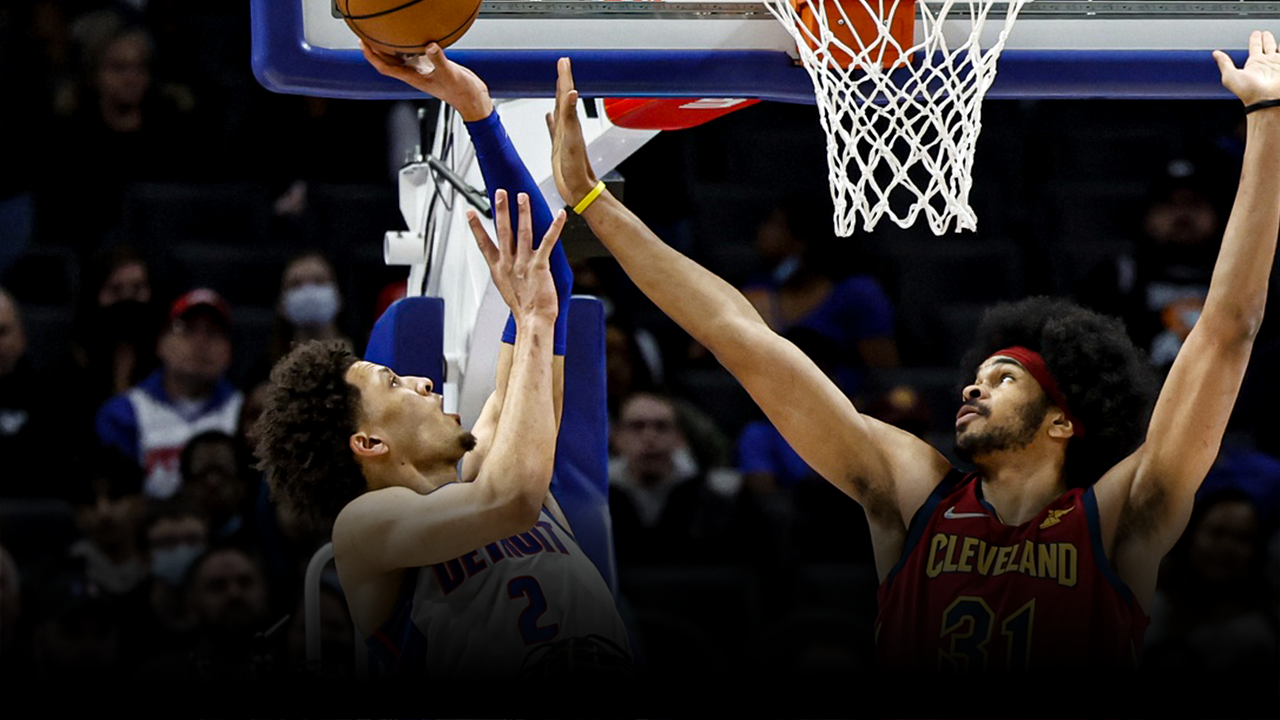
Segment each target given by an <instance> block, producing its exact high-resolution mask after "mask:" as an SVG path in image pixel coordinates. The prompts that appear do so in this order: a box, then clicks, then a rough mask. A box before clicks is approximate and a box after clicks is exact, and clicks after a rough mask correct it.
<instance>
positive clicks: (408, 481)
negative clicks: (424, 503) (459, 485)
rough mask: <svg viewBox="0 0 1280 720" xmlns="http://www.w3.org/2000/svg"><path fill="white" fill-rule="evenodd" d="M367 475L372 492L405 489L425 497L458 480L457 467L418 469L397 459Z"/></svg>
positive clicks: (433, 466)
mask: <svg viewBox="0 0 1280 720" xmlns="http://www.w3.org/2000/svg"><path fill="white" fill-rule="evenodd" d="M366 475H367V476H369V477H370V480H369V489H370V490H381V489H382V488H387V487H404V488H409V489H410V490H413V491H414V492H418V493H422V494H423V495H425V494H427V493H429V492H431V491H433V490H435V489H436V488H439V487H441V486H443V485H447V484H449V483H451V482H456V481H457V480H458V470H457V467H456V465H450V464H447V463H439V464H433V465H428V466H424V467H417V466H415V465H414V464H413V463H411V462H409V461H408V460H397V459H388V460H386V461H385V462H384V463H383V464H381V465H380V466H379V467H377V468H376V469H374V471H373V472H371V473H370V472H366Z"/></svg>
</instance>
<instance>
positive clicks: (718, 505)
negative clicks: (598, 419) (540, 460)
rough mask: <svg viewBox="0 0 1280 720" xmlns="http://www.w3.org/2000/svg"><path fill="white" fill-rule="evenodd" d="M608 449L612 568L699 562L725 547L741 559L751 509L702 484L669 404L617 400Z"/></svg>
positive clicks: (741, 499)
mask: <svg viewBox="0 0 1280 720" xmlns="http://www.w3.org/2000/svg"><path fill="white" fill-rule="evenodd" d="M612 444H613V446H614V448H615V451H616V455H615V456H614V457H613V458H612V459H611V461H610V463H609V511H610V514H611V515H612V517H613V530H614V537H615V543H616V546H617V554H618V563H619V565H628V564H645V563H684V562H699V561H707V560H708V559H709V558H714V557H719V556H720V555H719V554H718V553H720V552H725V551H727V550H728V548H730V547H736V552H737V553H739V554H740V553H741V552H743V548H744V547H745V546H746V545H747V544H749V543H748V542H747V540H748V535H747V534H746V526H747V524H748V523H749V522H751V521H752V520H756V519H758V517H757V516H756V514H755V512H754V506H752V505H750V504H749V503H748V502H747V500H748V498H747V497H746V496H745V494H742V493H737V492H736V490H737V488H721V487H719V486H718V485H713V484H712V483H710V482H708V480H707V476H706V474H705V473H704V472H703V470H702V469H701V468H700V467H699V466H698V464H697V462H696V461H695V460H694V455H693V454H692V453H691V452H690V450H689V447H688V443H687V442H686V440H685V437H684V435H683V433H682V432H681V430H680V426H679V424H678V416H677V408H676V404H675V402H674V401H673V400H672V399H671V398H669V397H667V396H664V395H659V394H655V393H648V392H640V393H636V394H634V395H632V396H631V397H629V398H627V399H625V400H624V401H623V403H622V406H621V408H620V410H619V414H618V422H617V423H616V425H615V428H614V430H613V439H612ZM751 537H757V538H758V537H760V535H759V534H758V533H757V534H755V535H752V536H751Z"/></svg>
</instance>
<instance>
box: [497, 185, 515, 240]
mask: <svg viewBox="0 0 1280 720" xmlns="http://www.w3.org/2000/svg"><path fill="white" fill-rule="evenodd" d="M493 222H494V224H495V225H496V226H497V228H498V247H499V249H500V250H501V251H502V252H504V253H512V252H513V251H514V250H515V245H514V241H515V238H513V237H512V236H511V212H510V211H509V210H508V209H507V191H506V190H496V191H494V193H493Z"/></svg>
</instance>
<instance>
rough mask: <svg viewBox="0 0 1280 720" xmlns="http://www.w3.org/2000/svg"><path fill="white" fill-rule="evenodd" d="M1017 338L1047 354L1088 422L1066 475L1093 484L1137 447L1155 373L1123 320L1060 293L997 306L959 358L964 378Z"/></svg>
mask: <svg viewBox="0 0 1280 720" xmlns="http://www.w3.org/2000/svg"><path fill="white" fill-rule="evenodd" d="M1015 345H1020V346H1022V347H1025V348H1027V349H1029V350H1034V351H1036V352H1038V353H1040V355H1041V356H1042V357H1044V362H1045V366H1046V367H1047V368H1048V370H1049V373H1050V374H1051V375H1053V378H1054V379H1055V380H1056V381H1057V383H1058V387H1059V388H1060V389H1061V390H1062V394H1063V396H1064V397H1065V398H1066V400H1067V404H1068V405H1069V406H1070V408H1071V412H1072V414H1074V415H1075V416H1076V417H1077V418H1078V419H1079V420H1080V423H1081V424H1082V425H1084V427H1086V428H1088V432H1087V433H1086V434H1084V435H1083V436H1079V437H1074V438H1072V439H1071V441H1070V442H1069V443H1068V445H1067V452H1066V459H1065V462H1064V467H1063V474H1064V475H1065V476H1066V480H1067V484H1068V485H1069V486H1071V487H1087V486H1089V485H1091V484H1093V483H1094V482H1095V481H1097V479H1098V478H1099V477H1101V476H1102V474H1103V473H1105V472H1106V471H1107V470H1110V469H1111V467H1112V466H1114V465H1115V464H1116V463H1118V462H1120V461H1121V460H1122V459H1124V457H1125V456H1126V455H1128V454H1129V453H1131V452H1133V451H1134V449H1136V448H1137V446H1138V444H1139V443H1140V442H1141V441H1142V438H1143V437H1144V436H1145V435H1146V430H1147V419H1148V418H1149V416H1150V412H1151V406H1152V404H1153V402H1154V400H1155V394H1156V379H1155V377H1156V376H1155V372H1154V369H1153V368H1152V367H1151V363H1150V361H1149V360H1148V358H1147V356H1146V354H1144V353H1143V352H1142V351H1141V350H1140V349H1139V348H1138V347H1137V346H1136V345H1134V343H1133V340H1132V339H1130V337H1129V335H1128V333H1127V331H1126V330H1125V326H1124V323H1123V322H1121V321H1120V320H1119V319H1117V318H1112V317H1107V316H1105V315H1101V314H1099V313H1096V312H1094V311H1092V310H1087V309H1085V308H1082V307H1080V306H1079V305H1076V304H1075V303H1073V302H1071V301H1069V300H1066V299H1062V298H1051V297H1043V296H1041V297H1032V298H1027V299H1025V300H1020V301H1017V302H1009V303H1000V304H997V305H994V306H992V307H991V308H989V309H988V310H987V312H986V314H985V315H983V318H982V321H981V322H980V323H979V324H978V329H977V331H976V333H975V339H974V342H973V344H972V345H971V346H970V348H969V350H968V351H967V352H966V353H965V354H964V358H963V359H962V361H961V372H962V373H965V375H964V376H963V377H962V378H961V384H962V385H963V384H967V383H968V382H969V381H970V380H972V378H973V372H974V370H975V369H976V368H977V367H978V366H979V365H980V364H981V363H982V362H983V361H984V360H986V359H987V358H988V357H990V356H991V355H992V353H994V352H996V351H997V350H1000V349H1003V348H1006V347H1011V346H1015Z"/></svg>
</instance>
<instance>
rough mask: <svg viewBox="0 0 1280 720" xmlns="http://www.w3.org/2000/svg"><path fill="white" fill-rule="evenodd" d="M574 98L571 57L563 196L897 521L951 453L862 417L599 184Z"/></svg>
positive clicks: (558, 137) (829, 469) (564, 100)
mask: <svg viewBox="0 0 1280 720" xmlns="http://www.w3.org/2000/svg"><path fill="white" fill-rule="evenodd" d="M577 97H578V96H577V91H576V90H574V88H573V77H572V74H571V70H570V67H569V60H568V59H567V58H562V59H561V60H560V66H559V78H558V82H557V87H556V110H555V112H554V113H553V115H552V116H549V117H548V126H549V129H550V130H551V133H552V137H553V149H552V153H553V158H552V167H553V168H554V172H555V178H556V185H557V187H558V188H559V190H560V194H561V196H562V197H563V198H564V199H565V201H566V202H569V203H574V204H575V205H576V207H575V210H577V211H578V212H579V213H581V214H582V216H583V218H585V219H586V220H587V222H588V223H589V224H590V226H591V229H592V230H593V231H594V232H595V234H596V236H597V237H599V238H600V240H601V242H602V243H604V245H605V246H606V247H607V248H608V249H609V251H610V252H611V253H612V254H613V256H614V257H615V258H616V259H617V260H618V262H619V263H620V264H621V266H622V268H623V269H624V270H625V271H626V273H627V275H628V276H630V278H631V279H632V280H633V281H634V282H635V283H636V285H637V287H639V288H640V290H641V291H642V292H644V294H645V295H646V296H648V297H649V299H650V300H652V301H653V302H654V303H655V304H656V305H657V306H658V307H659V308H661V309H662V311H663V312H665V313H666V314H667V315H668V316H670V317H671V318H672V319H673V320H675V321H676V322H677V323H678V324H679V325H680V326H681V327H682V328H684V330H685V331H686V332H688V333H689V334H690V335H691V336H693V337H694V338H695V339H696V340H697V341H698V342H700V343H702V344H703V345H704V346H705V347H707V349H709V350H710V351H711V352H712V353H714V354H715V355H716V357H717V359H719V361H720V362H721V363H722V364H723V365H724V366H725V368H727V369H728V370H729V371H730V372H731V373H733V375H734V376H735V377H736V378H737V379H738V381H739V382H741V383H742V385H743V387H744V388H746V390H747V391H748V392H749V393H750V394H751V396H752V398H753V399H754V400H755V402H756V403H757V404H758V405H759V406H760V408H761V409H762V410H764V412H765V414H766V415H767V416H768V417H769V419H770V420H771V421H772V422H773V423H774V425H775V426H776V427H777V428H778V430H779V431H780V432H781V433H782V434H783V436H784V437H785V438H786V439H787V441H788V442H789V443H790V444H791V446H792V447H793V448H794V449H795V450H796V452H798V453H799V454H800V456H801V457H803V458H804V459H805V461H806V462H808V463H809V465H810V466H812V467H813V468H814V469H815V470H816V471H817V472H818V473H820V474H821V475H822V476H823V477H825V478H827V479H828V480H829V481H831V482H833V483H834V484H836V485H837V486H838V487H840V488H841V489H842V490H843V491H845V492H846V493H848V494H849V495H851V496H852V497H854V498H855V499H857V500H858V501H859V502H861V503H862V504H863V505H864V507H865V508H866V509H867V511H868V513H869V515H870V516H871V517H872V518H873V519H879V520H882V521H885V522H887V523H898V524H899V525H900V524H901V523H902V522H903V515H904V514H905V515H907V516H908V517H909V514H910V512H913V511H914V509H915V507H918V506H919V504H920V503H921V502H923V500H924V498H925V497H926V496H927V494H928V492H929V490H931V489H932V488H933V486H934V485H935V484H936V483H937V482H938V481H939V480H940V479H941V478H942V477H943V475H944V474H945V473H946V471H947V469H948V468H949V464H948V463H947V461H946V459H945V458H944V457H943V456H942V455H941V454H940V453H938V452H937V451H936V450H934V449H933V448H931V447H929V446H928V445H927V444H926V443H924V442H923V441H921V440H919V439H918V438H915V437H913V436H911V435H909V434H907V433H903V432H900V431H898V430H896V429H895V428H892V427H891V426H889V425H887V424H884V423H881V422H879V421H876V420H874V419H872V418H868V417H866V416H864V415H861V414H859V413H858V412H857V411H856V410H855V409H854V407H853V404H852V403H851V402H850V401H849V399H848V398H847V397H846V396H845V395H844V394H843V393H842V392H841V391H840V390H839V389H838V388H837V387H836V386H835V384H834V383H832V382H831V381H830V380H829V379H828V378H827V377H826V375H824V374H823V373H822V372H821V371H820V370H819V369H818V368H817V366H816V365H815V364H814V363H813V362H812V361H810V360H809V358H807V357H806V356H805V355H804V354H803V353H801V352H800V351H799V350H798V349H797V348H796V347H795V346H794V345H792V344H791V343H790V342H788V341H786V340H785V339H784V338H782V337H780V336H779V335H777V334H776V333H775V332H773V331H772V330H771V329H770V328H769V327H768V325H767V324H766V323H765V322H764V321H763V320H762V319H761V317H760V315H759V314H758V313H757V312H756V311H755V309H754V308H753V307H752V306H751V304H750V303H749V302H748V301H747V300H746V299H745V298H744V297H743V296H742V294H741V293H740V292H738V290H737V289H735V288H734V287H733V286H731V285H729V284H728V283H727V282H725V281H724V280H722V279H721V278H719V277H717V276H716V275H714V274H713V273H711V272H709V271H708V270H706V269H705V268H703V267H701V266H699V265H698V264H697V263H695V262H693V261H692V260H690V259H689V258H687V257H685V256H683V255H681V254H680V253H679V252H677V251H676V250H674V249H672V248H671V247H669V246H667V245H666V244H665V243H663V242H662V241H661V240H660V239H659V238H658V237H656V236H655V235H654V234H653V233H652V231H650V230H649V228H648V227H646V226H645V225H644V223H643V222H641V221H640V220H639V219H638V218H637V217H636V216H635V215H634V214H632V213H631V212H630V211H629V210H627V209H626V208H625V207H624V206H623V205H622V204H621V203H620V202H618V201H617V199H615V198H614V197H613V196H612V195H610V193H609V192H608V190H601V189H599V185H598V181H597V179H596V177H595V175H594V174H593V172H592V170H591V167H590V163H589V160H588V158H587V155H586V147H585V143H584V141H583V137H582V130H581V126H580V124H579V121H578V115H577Z"/></svg>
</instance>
